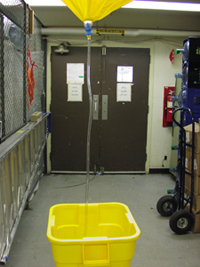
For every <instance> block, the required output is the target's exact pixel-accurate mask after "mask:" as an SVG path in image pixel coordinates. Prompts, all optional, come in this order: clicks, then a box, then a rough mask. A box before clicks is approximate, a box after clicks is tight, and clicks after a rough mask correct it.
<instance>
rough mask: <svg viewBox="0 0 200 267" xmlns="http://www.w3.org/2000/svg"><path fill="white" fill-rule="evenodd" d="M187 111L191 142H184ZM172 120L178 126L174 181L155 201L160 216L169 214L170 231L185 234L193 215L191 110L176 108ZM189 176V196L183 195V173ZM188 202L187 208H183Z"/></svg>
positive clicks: (193, 129)
mask: <svg viewBox="0 0 200 267" xmlns="http://www.w3.org/2000/svg"><path fill="white" fill-rule="evenodd" d="M178 111H180V112H181V114H180V123H179V122H177V121H176V119H175V114H176V112H178ZM186 112H189V114H190V116H191V120H192V144H188V143H187V142H186V130H185V128H184V124H185V123H184V122H185V114H186ZM172 119H173V122H174V123H175V124H176V125H177V126H178V127H179V128H180V132H179V145H178V146H177V148H178V150H179V151H178V163H177V168H176V183H175V188H174V190H168V193H170V194H173V195H166V196H163V197H161V198H160V199H159V200H158V202H157V211H158V212H159V213H160V214H161V215H162V216H165V217H167V216H171V215H172V216H171V218H170V221H169V225H170V228H171V229H172V231H174V232H175V233H176V234H185V233H186V232H188V231H190V230H191V228H192V226H193V225H194V217H193V214H192V206H193V191H194V149H195V143H194V133H195V124H194V117H193V114H192V111H191V110H190V109H189V108H178V109H176V110H174V112H173V114H172ZM187 146H188V147H191V150H192V159H191V172H188V171H186V170H185V167H186V166H185V158H186V147H187ZM186 173H187V174H188V175H190V176H191V193H190V196H188V197H186V196H185V174H186ZM188 204H189V210H188V209H185V208H186V206H187V205H188Z"/></svg>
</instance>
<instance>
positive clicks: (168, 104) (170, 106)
mask: <svg viewBox="0 0 200 267" xmlns="http://www.w3.org/2000/svg"><path fill="white" fill-rule="evenodd" d="M173 93H174V92H173V91H170V92H169V93H168V94H166V96H165V99H166V104H165V115H166V118H167V122H172V112H173V101H172V100H171V97H172V95H173Z"/></svg>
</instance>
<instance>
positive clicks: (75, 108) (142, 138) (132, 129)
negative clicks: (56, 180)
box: [51, 47, 150, 172]
mask: <svg viewBox="0 0 200 267" xmlns="http://www.w3.org/2000/svg"><path fill="white" fill-rule="evenodd" d="M55 49H56V47H52V57H51V64H52V102H51V112H52V138H51V140H52V144H51V145H52V149H51V164H52V172H59V171H66V172H74V171H75V172H81V171H85V170H86V140H87V127H88V113H89V100H88V92H87V77H86V76H87V75H86V70H87V65H86V64H87V48H85V47H70V52H69V54H63V55H59V54H56V53H55V52H54V50H55ZM149 52H150V51H149V49H138V48H105V47H103V48H99V47H94V48H92V53H91V86H92V94H93V123H92V134H91V160H90V170H91V171H93V170H96V171H100V170H101V171H102V170H104V171H105V172H107V171H108V172H144V171H145V162H146V137H147V113H148V82H149V58H150V56H149ZM70 63H84V84H83V85H82V89H81V90H82V97H81V101H69V98H70V97H69V84H67V78H66V71H67V64H70ZM123 66H124V67H127V69H128V70H130V69H132V78H133V81H132V83H131V84H130V83H127V81H128V80H126V78H125V81H124V82H122V81H121V80H120V82H117V70H120V69H121V68H123ZM129 67H131V68H129ZM118 68H119V69H118ZM125 72H126V71H125ZM129 74H130V73H129ZM118 75H119V71H118ZM129 76H130V75H129ZM129 76H128V79H129V78H130V77H129ZM124 77H125V76H124ZM119 79H121V78H119ZM121 83H122V84H121ZM118 84H120V86H119V87H118ZM123 84H125V91H124V92H125V94H124V95H123ZM127 84H129V85H127ZM117 88H118V89H117ZM129 93H130V95H129ZM127 97H128V98H127ZM127 99H128V101H127Z"/></svg>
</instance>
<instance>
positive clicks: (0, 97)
mask: <svg viewBox="0 0 200 267" xmlns="http://www.w3.org/2000/svg"><path fill="white" fill-rule="evenodd" d="M3 27H4V24H3V16H2V15H1V14H0V106H1V110H0V121H1V122H2V135H1V136H0V143H1V138H2V137H4V136H5V97H4V95H5V94H4V32H3Z"/></svg>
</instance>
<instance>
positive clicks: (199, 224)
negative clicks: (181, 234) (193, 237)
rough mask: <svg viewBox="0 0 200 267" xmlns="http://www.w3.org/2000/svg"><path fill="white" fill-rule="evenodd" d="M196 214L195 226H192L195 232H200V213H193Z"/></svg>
mask: <svg viewBox="0 0 200 267" xmlns="http://www.w3.org/2000/svg"><path fill="white" fill-rule="evenodd" d="M193 215H194V219H195V222H194V226H193V227H192V232H193V233H200V214H199V213H197V214H196V213H193Z"/></svg>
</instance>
